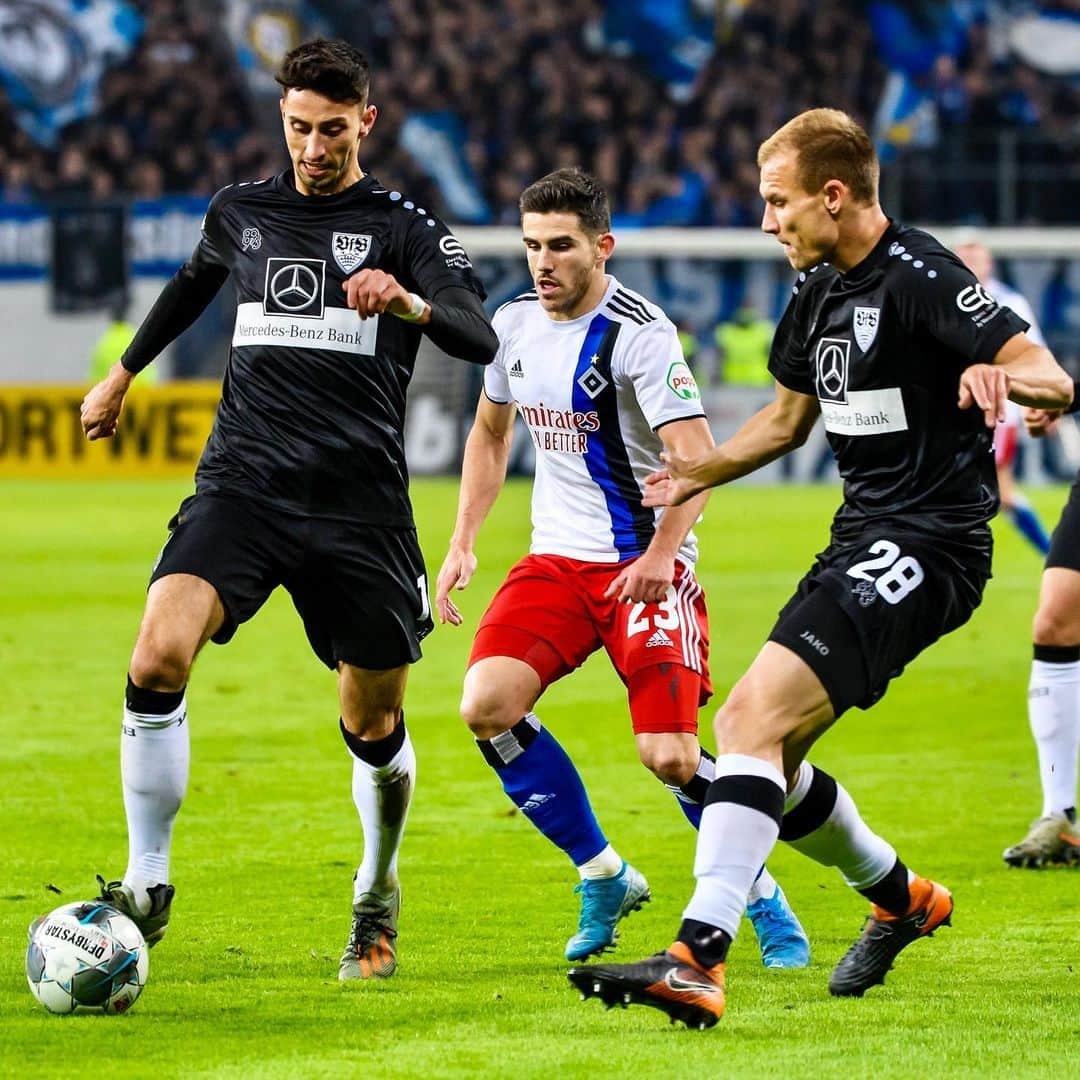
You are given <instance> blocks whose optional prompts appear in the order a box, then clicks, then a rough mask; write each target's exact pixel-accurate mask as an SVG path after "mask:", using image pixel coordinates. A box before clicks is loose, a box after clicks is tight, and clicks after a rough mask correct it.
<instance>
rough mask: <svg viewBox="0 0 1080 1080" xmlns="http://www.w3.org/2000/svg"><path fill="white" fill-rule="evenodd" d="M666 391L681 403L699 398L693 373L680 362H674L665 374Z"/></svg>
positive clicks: (699, 393)
mask: <svg viewBox="0 0 1080 1080" xmlns="http://www.w3.org/2000/svg"><path fill="white" fill-rule="evenodd" d="M667 384H668V389H669V390H671V392H672V393H673V394H674V395H675V396H676V397H678V398H682V399H683V401H697V400H698V399H699V398H700V397H701V392H700V391H699V390H698V385H697V382H696V381H695V380H694V375H693V372H692V371H691V370H690V369H689V368H688V367H687V366H686V364H685V363H684V362H683V361H682V360H676V361H675V363H674V364H672V365H671V367H669V368H668V373H667Z"/></svg>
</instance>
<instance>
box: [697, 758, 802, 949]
mask: <svg viewBox="0 0 1080 1080" xmlns="http://www.w3.org/2000/svg"><path fill="white" fill-rule="evenodd" d="M751 777H752V778H754V781H751V782H752V783H753V782H755V781H756V780H764V781H766V782H768V783H771V784H775V785H776V787H777V789H778V799H777V804H778V806H777V814H779V803H780V802H781V801H782V800H783V794H784V791H785V790H786V789H787V784H786V783H785V781H784V775H783V773H781V772H780V770H779V769H777V768H776V766H774V765H770V764H769V762H767V761H762V760H761V759H760V758H755V757H750V756H749V755H747V754H721V755H719V756H718V757H717V759H716V780H714V781H713V787H714V788H715V785H717V784H722V783H724V781H726V780H728V779H735V778H739V779H742V778H751ZM735 786H736V785H732V787H733V789H734V788H735ZM755 786H760V785H756V784H755ZM712 790H713V789H710V793H711V791H712ZM779 831H780V822H779V820H778V819H776V818H773V817H772V816H770V815H769V814H767V813H764V812H763V811H761V810H756V809H754V808H753V807H751V806H747V805H744V804H743V803H741V802H709V803H707V804H706V806H705V810H704V812H703V813H702V815H701V828H700V830H699V831H698V842H697V855H696V857H695V859H694V876H695V877H696V878H697V888H695V889H694V895H693V896H692V897H691V898H690V903H689V904H687V906H686V910H685V911H684V912H683V917H684V918H686V919H695V920H696V921H698V922H703V923H707V924H708V925H709V926H717V927H719V928H720V929H721V930H724V931H725V932H726V933H727V934H728V935H729V936H730V937H731V938H732V939H734V937H735V934H736V932H737V931H738V929H739V923H740V921H741V920H742V916H743V912H744V911H745V910H746V903H747V895H748V894H749V892H750V886H751V885H752V884H753V883H754V878H756V877H757V874H758V871H759V870H760V869H761V867H762V866H763V865H764V863H765V859H766V858H767V857H768V854H769V852H770V851H772V848H773V845H774V844H775V843H776V837H777V835H778V833H779Z"/></svg>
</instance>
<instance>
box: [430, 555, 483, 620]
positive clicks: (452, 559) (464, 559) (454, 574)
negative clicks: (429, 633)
mask: <svg viewBox="0 0 1080 1080" xmlns="http://www.w3.org/2000/svg"><path fill="white" fill-rule="evenodd" d="M474 573H476V556H475V555H474V554H473V553H472V552H471V551H465V550H464V549H463V548H459V547H451V548H450V550H449V551H448V552H447V553H446V558H445V559H443V564H442V569H441V570H440V571H439V576H438V578H437V579H436V580H435V610H436V611H437V612H438V613H439V622H440V623H449V624H450V625H451V626H460V625H461V621H462V620H461V612H460V611H458V609H457V605H456V604H455V603H454V601H453V600H451V599H450V590H451V589H457V590H459V591H460V590H461V589H464V588H465V587H466V586H467V585H468V584H469V582H470V581H472V576H473V574H474Z"/></svg>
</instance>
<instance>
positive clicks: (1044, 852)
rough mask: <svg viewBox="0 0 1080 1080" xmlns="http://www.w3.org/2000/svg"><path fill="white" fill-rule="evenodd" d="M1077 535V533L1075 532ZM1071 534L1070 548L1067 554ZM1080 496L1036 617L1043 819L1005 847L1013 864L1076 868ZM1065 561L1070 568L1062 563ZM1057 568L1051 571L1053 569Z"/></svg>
mask: <svg viewBox="0 0 1080 1080" xmlns="http://www.w3.org/2000/svg"><path fill="white" fill-rule="evenodd" d="M1072 530H1076V532H1072ZM1070 533H1072V541H1073V545H1075V546H1074V547H1073V550H1064V549H1065V548H1066V544H1065V543H1064V541H1065V540H1066V538H1067V535H1068V534H1070ZM1077 540H1080V497H1078V496H1077V494H1076V491H1075V489H1074V494H1073V496H1072V498H1070V501H1069V505H1068V506H1067V507H1066V513H1065V514H1064V515H1063V516H1062V521H1061V524H1060V525H1059V526H1058V529H1057V530H1056V531H1055V533H1054V549H1053V552H1052V554H1051V557H1050V559H1048V560H1047V569H1046V570H1045V571H1044V573H1043V578H1042V587H1041V590H1040V593H1039V608H1038V611H1037V612H1036V614H1035V623H1034V640H1035V649H1034V652H1035V655H1034V659H1033V661H1032V664H1031V680H1030V682H1029V684H1028V719H1029V722H1030V725H1031V734H1032V736H1033V737H1034V739H1035V746H1036V748H1037V750H1038V756H1039V776H1040V779H1041V782H1042V795H1043V806H1042V814H1041V815H1040V816H1039V818H1038V819H1037V820H1036V821H1035V822H1033V824H1032V826H1031V829H1030V831H1029V832H1028V834H1027V836H1025V837H1024V839H1023V840H1021V841H1020V842H1019V843H1016V844H1013V845H1012V846H1011V847H1009V848H1006V849H1005V852H1004V855H1003V857H1004V859H1005V861H1006V862H1007V863H1008V864H1009V865H1010V866H1021V867H1040V866H1045V865H1047V864H1048V863H1080V830H1078V829H1077V826H1076V782H1077V755H1078V754H1080V551H1078V550H1076V547H1077V546H1080V545H1076V541H1077ZM1062 563H1066V564H1070V563H1071V564H1072V566H1070V565H1062ZM1055 564H1056V565H1055Z"/></svg>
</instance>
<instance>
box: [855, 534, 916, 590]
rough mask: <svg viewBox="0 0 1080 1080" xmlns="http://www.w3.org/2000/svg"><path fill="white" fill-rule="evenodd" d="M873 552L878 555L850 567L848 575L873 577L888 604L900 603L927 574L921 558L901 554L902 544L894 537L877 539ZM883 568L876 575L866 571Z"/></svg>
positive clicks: (871, 578) (870, 578)
mask: <svg viewBox="0 0 1080 1080" xmlns="http://www.w3.org/2000/svg"><path fill="white" fill-rule="evenodd" d="M870 554H871V555H876V556H877V558H876V559H864V560H863V561H862V562H857V563H856V564H855V565H854V566H852V567H851V568H850V569H849V570H848V572H847V573H848V577H853V578H857V579H858V580H859V581H872V582H873V583H874V588H875V589H877V591H878V595H879V596H880V597H881V598H882V600H884V601H885V602H886V603H888V604H899V603H900V601H901V600H903V599H904V597H905V596H907V595H908V593H910V592H911V591H912V590H913V589H917V588H918V587H919V586H920V585H921V584H922V580H923V578H924V577H925V575H924V574H923V568H922V566H920V565H919V560H918V559H916V558H914V557H913V556H911V555H901V554H900V548H899V547H897V545H896V544H894V543H893V542H892V541H891V540H878V541H877V542H876V543H874V544H871V545H870ZM870 570H884V571H885V573H883V574H879V575H878V576H877V577H874V576H873V575H872V574H870V573H868V572H867V571H870Z"/></svg>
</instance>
